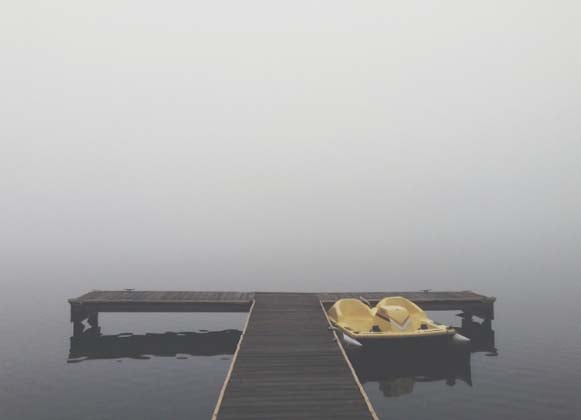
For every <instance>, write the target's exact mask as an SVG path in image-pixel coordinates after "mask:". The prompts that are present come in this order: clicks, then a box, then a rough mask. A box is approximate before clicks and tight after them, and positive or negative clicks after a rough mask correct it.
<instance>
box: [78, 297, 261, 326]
mask: <svg viewBox="0 0 581 420" xmlns="http://www.w3.org/2000/svg"><path fill="white" fill-rule="evenodd" d="M253 300H254V293H244V292H186V291H136V290H94V291H92V292H89V293H87V294H85V295H83V296H80V297H78V298H75V299H70V300H69V302H70V304H71V320H73V321H75V320H78V319H84V318H86V317H87V316H88V314H90V313H91V312H248V309H250V305H252V301H253Z"/></svg>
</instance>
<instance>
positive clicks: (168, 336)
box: [68, 329, 241, 363]
mask: <svg viewBox="0 0 581 420" xmlns="http://www.w3.org/2000/svg"><path fill="white" fill-rule="evenodd" d="M240 335H241V331H239V330H224V331H208V332H180V333H164V334H144V335H133V334H130V333H126V334H117V335H101V334H100V333H99V331H98V329H95V330H92V329H89V330H87V331H85V332H84V333H83V334H81V335H79V336H75V337H71V339H70V340H71V346H70V352H69V358H68V362H69V363H76V362H81V361H84V360H90V359H120V358H132V359H148V358H149V356H166V357H167V356H177V357H179V356H180V355H191V356H217V355H232V354H234V352H235V351H236V346H237V344H238V340H239V339H240Z"/></svg>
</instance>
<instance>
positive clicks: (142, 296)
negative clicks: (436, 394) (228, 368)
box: [69, 290, 495, 319]
mask: <svg viewBox="0 0 581 420" xmlns="http://www.w3.org/2000/svg"><path fill="white" fill-rule="evenodd" d="M285 294H289V295H292V293H277V295H285ZM312 295H313V296H317V297H318V299H320V300H321V301H322V302H323V304H324V305H325V308H329V307H330V306H331V305H332V303H333V302H335V301H336V300H338V299H341V298H349V297H352V298H359V297H364V298H365V299H367V300H369V301H370V302H371V303H372V304H375V303H377V301H379V300H380V299H381V298H383V297H385V296H404V297H406V298H408V299H410V300H412V301H413V302H415V303H417V304H418V305H419V306H421V307H422V308H423V309H426V310H461V311H464V312H467V313H470V314H473V315H477V316H480V317H482V318H486V319H493V318H494V300H495V299H494V298H492V297H488V296H484V295H481V294H478V293H474V292H471V291H460V292H432V291H429V292H422V291H420V292H337V293H312ZM254 296H255V293H251V292H189V291H136V290H95V291H92V292H89V293H87V294H85V295H83V296H80V297H78V298H75V299H70V300H69V302H70V303H71V310H72V312H74V313H75V314H77V315H76V318H77V319H78V318H79V317H81V318H86V317H87V316H88V314H89V313H91V312H247V311H248V309H250V305H251V304H252V301H253V300H254ZM73 318H75V317H73Z"/></svg>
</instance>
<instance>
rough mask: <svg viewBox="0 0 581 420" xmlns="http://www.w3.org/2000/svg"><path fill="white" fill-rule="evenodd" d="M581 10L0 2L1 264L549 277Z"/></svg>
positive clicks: (20, 270) (119, 277)
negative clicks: (1, 6)
mask: <svg viewBox="0 0 581 420" xmlns="http://www.w3.org/2000/svg"><path fill="white" fill-rule="evenodd" d="M202 5H203V7H202ZM580 18H581V5H580V4H579V3H578V2H574V1H566V2H560V3H559V4H558V7H557V5H555V4H549V3H546V2H530V1H527V2H525V1H512V2H500V1H489V2H486V3H466V2H459V1H450V2H432V3H430V4H426V3H416V2H411V3H410V2H397V3H381V2H374V3H369V4H363V3H361V2H342V3H340V4H338V3H336V2H334V3H323V2H320V3H313V2H292V3H286V4H278V3H277V4H274V3H272V2H256V1H249V2H244V3H236V2H232V3H222V2H221V3H212V4H208V3H201V2H179V3H178V4H174V5H173V6H171V7H169V5H168V4H165V3H164V4H162V3H154V2H136V1H121V2H119V1H116V2H113V1H101V2H99V3H94V4H87V3H79V2H73V1H57V2H51V3H46V2H39V1H37V2H18V3H14V2H13V3H11V4H9V5H6V7H5V8H4V13H2V16H1V17H0V48H1V49H2V55H3V60H2V61H3V65H2V68H1V69H0V74H1V75H2V77H1V78H0V86H1V91H2V99H1V100H0V104H1V105H0V106H1V112H2V116H3V118H2V124H1V126H0V136H1V138H2V145H3V147H2V153H1V154H0V166H1V167H2V175H3V176H2V177H1V180H0V185H1V191H2V194H1V195H0V197H1V198H0V200H1V208H2V215H3V220H4V223H3V230H2V240H1V242H0V244H1V246H0V248H1V252H2V267H3V269H2V271H3V280H2V283H3V284H4V285H10V284H13V283H14V282H15V281H18V282H21V283H22V284H30V283H34V284H50V283H51V282H54V281H57V280H58V281H59V282H61V284H70V285H71V295H75V294H77V292H78V291H81V290H80V289H83V290H82V291H84V289H86V288H87V287H90V288H115V287H134V288H150V289H151V288H157V289H164V288H169V289H172V288H174V289H175V288H191V289H242V290H255V289H259V290H328V289H337V290H347V289H381V288H382V287H383V288H390V289H417V288H434V289H438V288H439V289H442V288H462V289H469V288H474V289H477V290H479V291H481V292H484V293H491V294H494V292H495V287H496V286H495V285H496V284H501V283H502V285H503V286H502V287H504V288H507V287H508V288H514V289H517V288H521V287H531V288H536V287H537V284H538V282H539V281H547V282H550V281H554V280H556V279H558V283H559V285H560V286H559V287H561V288H562V287H568V286H572V285H573V284H575V283H576V282H577V279H578V277H579V275H580V274H581V262H580V259H579V249H580V246H581V239H580V238H581V213H580V212H579V208H580V205H581V194H580V186H581V165H580V164H579V162H578V160H579V156H580V155H581V137H580V131H581V119H580V115H581V76H580V75H581V52H580V49H579V40H580V39H581V29H580V28H579V24H578V23H579V19H580ZM77 289H79V290H77Z"/></svg>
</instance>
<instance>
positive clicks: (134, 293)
mask: <svg viewBox="0 0 581 420" xmlns="http://www.w3.org/2000/svg"><path fill="white" fill-rule="evenodd" d="M253 299H254V293H245V292H188V291H146V290H143V291H142V290H93V291H92V292H89V293H86V294H84V295H82V296H80V297H78V298H75V299H70V300H69V302H71V303H114V302H146V303H158V302H163V303H166V302H175V303H180V302H239V301H244V302H249V301H252V300H253Z"/></svg>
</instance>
